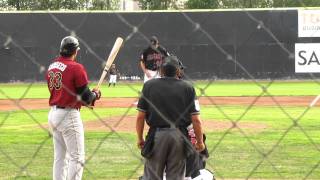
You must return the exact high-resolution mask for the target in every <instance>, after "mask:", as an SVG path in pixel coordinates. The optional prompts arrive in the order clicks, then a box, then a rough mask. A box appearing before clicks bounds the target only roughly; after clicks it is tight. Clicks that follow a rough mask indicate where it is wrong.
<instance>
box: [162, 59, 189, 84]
mask: <svg viewBox="0 0 320 180" xmlns="http://www.w3.org/2000/svg"><path fill="white" fill-rule="evenodd" d="M161 67H162V68H161V69H162V74H163V76H166V77H175V76H177V77H178V78H179V79H181V78H182V77H183V72H184V69H185V66H183V64H182V62H181V61H180V60H179V59H178V58H177V56H168V57H166V58H165V59H164V62H163V64H162V66H161Z"/></svg>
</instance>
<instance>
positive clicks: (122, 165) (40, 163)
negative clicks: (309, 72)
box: [0, 81, 320, 179]
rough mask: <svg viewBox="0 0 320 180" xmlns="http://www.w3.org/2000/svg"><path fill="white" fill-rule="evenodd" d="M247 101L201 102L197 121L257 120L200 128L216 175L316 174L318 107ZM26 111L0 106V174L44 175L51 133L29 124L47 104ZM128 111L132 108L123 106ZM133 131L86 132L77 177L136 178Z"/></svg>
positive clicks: (243, 85)
mask: <svg viewBox="0 0 320 180" xmlns="http://www.w3.org/2000/svg"><path fill="white" fill-rule="evenodd" d="M259 83H261V84H262V85H265V84H266V82H259ZM195 86H196V87H199V88H205V87H206V83H205V82H198V83H196V84H195ZM0 87H1V88H0V90H1V92H2V93H0V99H6V98H7V97H6V96H8V97H10V98H14V99H18V98H20V97H21V96H22V95H23V94H24V93H25V90H26V89H27V88H28V85H27V84H1V86H0ZM140 89H141V84H139V83H136V84H132V83H130V84H119V85H118V87H117V88H106V87H103V89H102V93H103V96H104V97H136V96H137V92H136V91H139V90H140ZM268 91H269V92H270V94H272V95H281V96H301V95H318V94H320V93H319V92H320V85H319V84H316V83H314V82H312V81H308V82H304V81H297V82H294V81H286V82H275V83H274V84H272V86H271V87H270V89H268ZM3 92H5V95H4V94H3ZM198 92H199V91H198ZM205 92H206V95H210V96H256V95H258V94H260V93H261V88H259V86H257V85H256V84H254V83H250V82H240V81H230V82H227V81H220V82H213V83H212V84H211V86H209V87H208V88H206V91H205ZM199 94H200V93H199ZM24 97H25V98H47V97H48V93H47V88H46V86H45V85H44V84H33V85H32V86H31V87H30V90H29V91H28V92H27V93H26V94H25V96H24ZM2 105H3V104H1V106H2ZM247 108H248V107H247V106H240V105H233V106H218V107H217V106H214V105H209V106H202V109H201V117H202V119H203V120H204V121H215V122H221V123H223V122H225V123H227V122H231V121H237V120H239V122H240V123H247V124H250V123H254V124H258V125H263V127H265V128H260V129H259V128H257V129H255V128H243V129H238V128H234V129H231V130H228V129H227V128H221V129H215V130H210V129H209V130H207V132H206V134H207V145H208V149H209V151H210V152H211V153H210V155H211V156H210V158H209V159H208V164H207V168H208V169H210V170H213V171H214V172H215V174H216V177H217V179H246V178H249V179H320V165H319V162H320V158H319V157H320V136H319V134H320V123H319V122H320V121H319V117H320V111H319V110H320V108H319V107H312V108H307V107H302V106H297V107H295V106H284V107H283V109H282V110H281V109H279V108H278V107H276V106H254V107H252V108H251V109H249V110H248V111H247ZM94 111H95V113H96V114H98V116H99V117H101V118H108V117H119V116H121V115H123V114H124V113H125V112H126V111H127V108H97V109H94ZM28 112H29V113H28V114H26V113H25V112H23V111H0V179H52V175H51V174H52V173H51V171H52V167H51V166H52V157H53V147H52V138H51V137H50V136H49V134H48V132H47V131H46V130H43V129H41V128H39V126H38V125H37V123H35V120H36V121H37V122H39V123H40V124H42V125H45V124H46V123H47V114H48V110H43V109H42V110H30V111H28ZM95 113H93V112H92V111H90V110H88V109H86V108H84V109H82V110H81V115H82V119H83V121H85V122H87V121H97V116H96V115H95ZM135 114H136V111H135V110H134V109H131V110H130V111H129V112H128V115H135ZM288 115H289V116H288ZM295 120H297V122H296V123H294V121H295ZM132 131H133V132H134V129H132ZM135 137H136V136H135V133H124V132H117V133H111V132H107V131H106V132H97V131H86V133H85V146H86V158H87V159H88V161H87V164H86V169H85V170H84V175H83V179H137V177H138V176H139V175H141V174H142V171H143V165H142V159H141V156H140V152H139V150H138V149H137V148H136V145H135V142H136V139H135Z"/></svg>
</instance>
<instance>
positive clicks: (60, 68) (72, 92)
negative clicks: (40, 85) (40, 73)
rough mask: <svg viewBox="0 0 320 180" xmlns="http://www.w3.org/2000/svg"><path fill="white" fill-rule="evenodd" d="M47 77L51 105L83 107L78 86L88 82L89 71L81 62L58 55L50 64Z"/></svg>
mask: <svg viewBox="0 0 320 180" xmlns="http://www.w3.org/2000/svg"><path fill="white" fill-rule="evenodd" d="M46 79H47V83H48V88H49V91H50V99H49V105H50V106H53V105H57V106H61V107H69V108H80V107H81V105H82V103H81V101H79V100H78V99H77V93H76V88H78V87H82V86H84V85H87V84H88V77H87V72H86V70H85V69H84V67H83V66H82V65H81V64H79V63H77V62H76V61H72V60H71V59H69V58H65V57H58V58H57V59H56V60H55V61H54V62H53V63H52V64H50V66H49V68H48V71H47V73H46Z"/></svg>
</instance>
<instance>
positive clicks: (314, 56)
mask: <svg viewBox="0 0 320 180" xmlns="http://www.w3.org/2000/svg"><path fill="white" fill-rule="evenodd" d="M295 72H296V73H320V43H296V44H295Z"/></svg>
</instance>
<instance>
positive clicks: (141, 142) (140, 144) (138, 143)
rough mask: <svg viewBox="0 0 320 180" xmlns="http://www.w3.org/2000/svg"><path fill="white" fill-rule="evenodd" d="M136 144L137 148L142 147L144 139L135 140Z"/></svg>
mask: <svg viewBox="0 0 320 180" xmlns="http://www.w3.org/2000/svg"><path fill="white" fill-rule="evenodd" d="M137 146H138V148H139V149H142V148H143V146H144V140H143V139H142V140H138V141H137Z"/></svg>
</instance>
